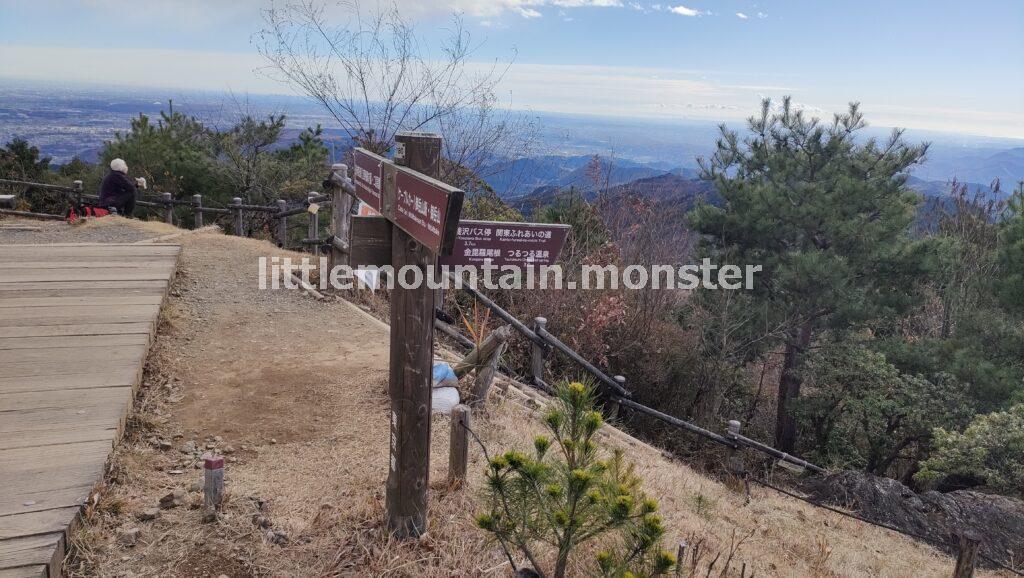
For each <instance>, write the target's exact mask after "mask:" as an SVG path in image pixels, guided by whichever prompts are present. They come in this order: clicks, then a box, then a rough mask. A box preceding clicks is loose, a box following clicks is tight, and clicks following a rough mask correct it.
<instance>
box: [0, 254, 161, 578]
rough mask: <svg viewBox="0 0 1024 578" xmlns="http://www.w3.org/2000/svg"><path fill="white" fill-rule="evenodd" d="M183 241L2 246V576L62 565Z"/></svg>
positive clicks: (137, 374)
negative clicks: (68, 538) (69, 533)
mask: <svg viewBox="0 0 1024 578" xmlns="http://www.w3.org/2000/svg"><path fill="white" fill-rule="evenodd" d="M179 252H180V247H177V246H174V245H141V246H140V245H97V244H64V245H4V246H0V488H2V489H3V491H0V578H13V577H15V576H18V577H21V576H52V575H57V574H59V573H60V572H61V569H60V564H61V561H62V559H63V556H64V545H65V543H66V539H65V533H66V531H67V528H68V527H69V525H70V524H72V523H73V522H74V520H75V519H76V516H77V515H78V512H79V511H80V510H81V506H82V505H83V504H84V503H85V501H86V500H87V499H88V497H89V493H90V492H91V491H92V488H93V487H94V485H95V484H96V483H97V482H98V481H99V480H100V479H101V478H102V476H103V472H104V470H105V468H106V461H107V458H108V456H109V454H110V450H111V447H112V444H113V443H114V442H115V441H116V439H117V438H118V436H119V435H120V432H121V428H122V427H123V424H124V421H125V419H126V416H127V414H128V411H129V410H130V408H131V404H132V397H133V395H132V392H133V391H134V389H135V388H136V387H137V386H138V383H139V380H140V379H141V375H142V368H143V366H144V364H145V359H146V354H147V353H148V348H149V344H150V343H151V341H152V335H153V331H154V328H155V327H156V322H157V318H158V316H159V314H160V304H161V302H162V299H163V297H164V296H165V294H166V291H167V288H168V286H169V282H170V281H169V280H170V277H171V276H172V275H173V273H174V270H175V265H176V261H177V255H178V254H179Z"/></svg>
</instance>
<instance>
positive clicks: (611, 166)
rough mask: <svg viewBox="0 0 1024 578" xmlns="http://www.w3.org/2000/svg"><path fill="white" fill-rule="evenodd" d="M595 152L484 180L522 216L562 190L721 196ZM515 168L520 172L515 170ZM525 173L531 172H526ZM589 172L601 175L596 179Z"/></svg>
mask: <svg viewBox="0 0 1024 578" xmlns="http://www.w3.org/2000/svg"><path fill="white" fill-rule="evenodd" d="M593 163H594V157H593V156H575V157H558V156H544V157H535V158H525V159H520V160H518V161H516V162H515V163H508V164H506V165H501V166H492V168H498V169H499V170H498V171H496V172H495V173H494V174H493V176H492V177H491V178H489V179H488V183H489V184H491V186H492V187H494V188H495V190H496V191H498V193H499V194H500V195H502V196H503V198H504V199H505V201H506V202H507V203H508V204H509V205H511V206H512V207H514V208H516V209H518V210H519V211H520V212H522V213H523V214H524V215H530V214H532V213H533V211H535V210H536V209H537V208H539V207H542V206H544V205H547V204H550V203H551V202H553V201H554V200H555V199H556V198H557V196H558V195H559V194H560V193H563V192H567V191H569V190H571V189H573V188H575V189H576V190H577V191H578V192H580V193H581V194H582V195H583V197H584V198H585V199H587V200H590V201H592V200H594V199H596V198H597V197H598V196H599V195H601V194H605V195H611V196H612V197H617V196H620V195H623V194H632V195H638V196H641V197H648V198H655V199H658V200H660V201H662V202H664V203H666V206H667V207H672V208H679V209H682V210H684V211H688V210H690V209H692V208H693V207H694V205H696V203H697V202H698V201H700V200H704V201H707V202H710V203H711V204H718V203H720V202H721V199H720V197H719V196H718V194H717V192H716V191H715V188H714V186H713V185H712V184H711V183H710V182H708V181H704V180H701V179H699V178H697V171H695V170H693V169H684V168H681V167H677V168H675V169H672V170H669V171H665V170H663V169H658V168H656V167H655V166H653V165H652V164H645V163H636V162H630V161H622V160H619V159H616V160H614V161H613V160H608V159H601V161H600V163H601V164H600V171H598V170H597V166H596V165H594V164H593ZM513 171H521V172H522V174H520V173H513ZM527 171H533V172H530V173H527ZM592 174H600V175H601V176H600V178H599V179H598V180H597V182H596V183H595V179H594V177H593V176H592ZM514 179H519V180H518V182H517V183H516V184H517V185H518V186H520V187H523V186H530V185H535V184H537V183H542V182H544V181H546V183H544V184H540V185H538V186H534V187H533V188H532V190H530V192H528V193H526V194H518V195H517V194H508V193H509V192H510V191H513V190H515V188H514V187H509V186H508V184H509V183H512V182H513V180H514ZM962 182H963V183H964V184H966V185H967V187H968V189H969V190H970V192H971V193H974V192H976V191H977V192H979V193H980V194H981V195H982V196H985V197H988V196H992V195H993V190H992V188H991V187H990V186H989V185H985V184H980V183H974V182H967V181H962ZM907 185H908V186H909V187H910V188H912V189H914V190H916V191H918V192H919V193H921V194H922V195H923V196H924V197H926V198H933V199H940V200H941V199H945V198H947V197H949V195H950V192H951V189H952V183H951V182H950V181H932V180H925V179H922V178H919V177H916V176H911V177H910V178H909V179H908V180H907ZM1011 190H1012V189H1011V188H1010V187H1006V186H1004V187H1003V188H1002V190H1001V191H1000V195H999V196H1000V197H1001V198H1005V197H1006V196H1007V195H1008V194H1009V192H1010V191H1011Z"/></svg>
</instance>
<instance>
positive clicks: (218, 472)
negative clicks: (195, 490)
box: [203, 455, 224, 511]
mask: <svg viewBox="0 0 1024 578" xmlns="http://www.w3.org/2000/svg"><path fill="white" fill-rule="evenodd" d="M223 499H224V458H223V457H221V456H213V455H206V456H204V457H203V505H204V506H206V509H207V511H216V510H218V509H220V505H221V502H222V501H223Z"/></svg>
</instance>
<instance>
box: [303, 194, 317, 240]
mask: <svg viewBox="0 0 1024 578" xmlns="http://www.w3.org/2000/svg"><path fill="white" fill-rule="evenodd" d="M314 199H316V195H315V194H314V193H310V194H309V196H308V197H306V204H307V205H308V206H309V207H310V209H309V225H308V226H307V227H306V238H307V239H319V238H320V210H319V208H318V209H317V210H316V211H314V210H313V205H315V204H316V201H315V200H314ZM312 251H313V254H314V255H319V254H320V245H318V244H314V245H313V249H312Z"/></svg>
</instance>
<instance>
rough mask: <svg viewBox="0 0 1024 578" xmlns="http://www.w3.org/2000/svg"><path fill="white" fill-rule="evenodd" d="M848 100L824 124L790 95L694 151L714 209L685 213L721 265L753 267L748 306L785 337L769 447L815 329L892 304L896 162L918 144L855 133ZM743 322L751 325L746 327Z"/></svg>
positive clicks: (899, 192)
mask: <svg viewBox="0 0 1024 578" xmlns="http://www.w3.org/2000/svg"><path fill="white" fill-rule="evenodd" d="M865 126H866V123H865V121H864V118H863V115H862V114H861V112H860V110H859V107H858V105H857V104H851V105H850V109H849V111H848V112H847V113H845V114H839V115H836V116H835V118H834V120H833V121H832V122H831V123H828V124H826V123H821V122H820V121H819V120H818V119H816V118H815V119H808V118H807V117H806V116H805V115H804V114H803V113H802V111H800V110H797V109H796V108H795V107H794V106H793V104H792V102H791V101H790V99H789V98H786V99H784V100H783V102H782V105H781V107H778V108H777V109H776V108H773V106H772V103H771V102H770V101H768V100H765V101H764V102H763V103H762V108H761V113H760V115H758V116H756V117H752V118H750V119H749V121H748V132H749V135H748V136H747V137H746V138H744V139H743V140H741V138H740V136H739V135H738V134H737V133H736V132H734V131H731V130H728V129H727V128H726V127H725V126H724V125H723V126H722V127H721V138H720V139H719V141H718V144H717V149H716V152H715V154H714V155H713V156H712V157H711V158H710V159H709V160H704V159H701V169H702V176H703V178H705V179H708V180H710V181H713V182H714V184H715V186H716V188H717V189H718V192H719V194H720V195H721V196H722V198H723V199H724V205H723V206H722V207H720V208H719V207H714V206H710V205H704V206H701V207H698V208H697V209H695V211H694V212H693V213H692V214H691V223H692V225H693V226H694V228H695V229H696V230H697V231H698V232H700V233H702V234H703V235H704V239H705V245H704V250H705V252H706V253H707V254H709V255H710V256H712V257H713V259H715V260H717V261H718V262H720V263H724V262H726V261H728V262H731V263H734V264H739V265H744V264H751V265H761V266H763V267H764V269H763V272H762V273H760V274H759V275H757V276H755V287H754V289H753V291H752V296H753V299H752V300H751V303H750V307H752V308H753V310H754V311H756V312H758V315H757V318H758V319H759V326H760V327H761V328H764V327H772V328H778V329H779V331H778V335H779V336H780V337H778V338H777V339H776V340H774V341H773V340H764V342H765V343H767V344H772V343H778V342H780V341H781V344H782V345H783V346H784V360H783V367H782V371H781V376H780V379H779V384H778V412H777V419H776V434H775V438H776V440H775V441H776V445H777V446H778V447H779V448H780V449H782V450H783V451H792V449H793V448H794V445H795V442H796V421H795V419H794V415H793V405H794V401H795V400H796V398H797V397H798V396H799V395H800V385H801V377H800V369H801V367H802V364H803V359H804V354H805V352H806V351H807V350H808V348H809V347H810V346H811V344H812V342H813V341H814V340H815V338H816V337H817V336H818V335H819V333H820V332H821V331H822V330H825V329H831V330H833V333H835V332H842V331H846V330H850V329H853V328H855V327H857V325H858V324H859V323H861V322H863V321H866V320H869V319H872V318H877V317H879V316H882V315H885V314H886V313H887V312H891V311H892V310H893V309H894V308H896V307H898V306H900V305H901V304H902V299H903V298H904V296H905V293H906V291H905V289H906V288H905V287H901V284H902V282H903V281H904V279H905V273H906V271H901V267H902V266H903V265H904V264H905V263H904V258H905V257H906V253H907V250H908V244H909V239H908V235H907V231H908V226H909V224H910V223H911V221H912V219H913V215H914V206H915V203H916V199H917V196H916V194H915V193H913V192H912V191H911V190H909V189H908V188H907V186H906V178H907V176H906V171H907V169H909V168H910V167H911V166H913V165H914V164H916V163H918V162H919V161H921V160H922V158H923V157H924V154H925V152H926V150H927V145H917V146H914V145H910V144H907V143H906V142H905V141H904V139H903V134H902V132H901V131H899V130H894V131H893V133H892V135H891V137H890V138H889V139H888V140H887V141H885V142H877V141H876V140H875V139H862V138H861V139H858V133H859V132H860V131H861V130H862V129H863V128H864V127H865ZM748 329H749V330H754V329H755V328H752V327H748Z"/></svg>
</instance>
